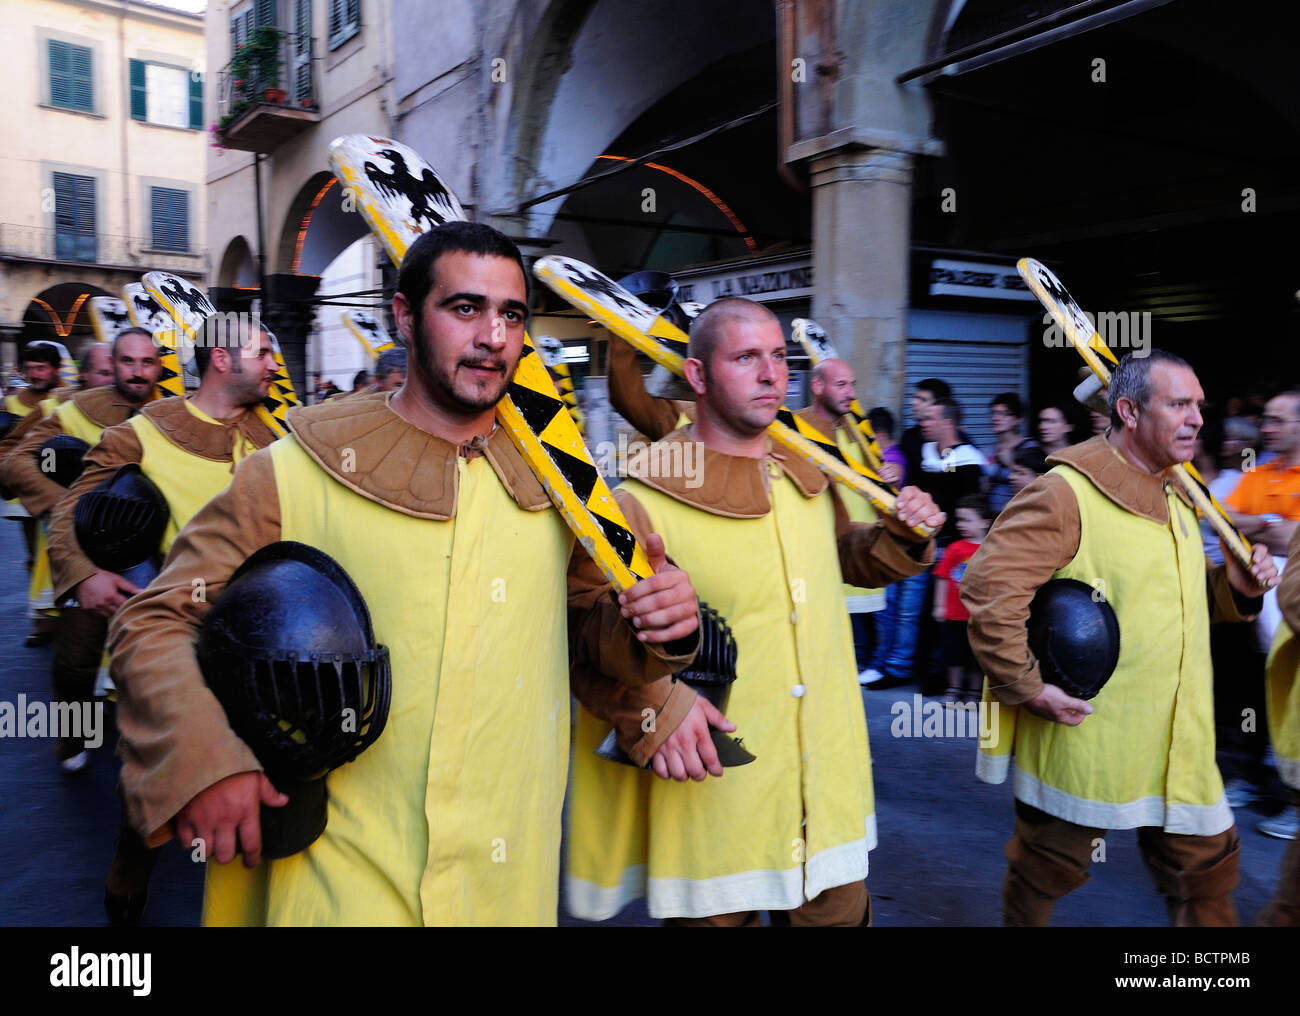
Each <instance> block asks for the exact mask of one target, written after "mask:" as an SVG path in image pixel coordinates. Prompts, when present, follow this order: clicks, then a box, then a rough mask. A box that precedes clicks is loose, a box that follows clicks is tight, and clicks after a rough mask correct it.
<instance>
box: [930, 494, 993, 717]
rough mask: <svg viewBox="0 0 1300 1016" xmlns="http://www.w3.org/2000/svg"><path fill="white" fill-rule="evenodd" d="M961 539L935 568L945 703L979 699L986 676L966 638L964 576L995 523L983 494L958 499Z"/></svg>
mask: <svg viewBox="0 0 1300 1016" xmlns="http://www.w3.org/2000/svg"><path fill="white" fill-rule="evenodd" d="M956 514H957V519H956V523H957V532H959V533H960V534H961V537H962V538H961V539H960V540H955V541H954V542H953V543H951V544H949V546H948V549H947V550H946V551H945V552H944V555H943V560H941V561H940V562H939V564H938V566H937V567H936V568H935V569H934V619H935V620H936V621H941V622H942V623H943V655H944V662H945V663H946V664H947V665H948V692H947V694H946V695H944V704H945V705H948V706H955V705H957V704H958V703H961V702H978V701H979V700H980V692H981V689H982V686H983V683H984V675H983V673H982V672H981V670H980V666H979V664H978V663H977V662H976V661H975V655H974V654H973V653H972V652H971V649H970V642H969V641H968V639H967V637H966V626H967V624H968V623H969V622H970V611H968V610H967V609H966V607H965V605H964V604H963V603H962V602H961V577H962V576H963V575H964V574H965V573H966V562H967V561H969V560H970V559H971V558H972V557H974V555H975V551H977V550H979V547H980V543H981V542H982V541H983V539H984V537H986V536H987V535H988V532H989V526H990V525H991V524H992V522H993V512H992V509H990V507H989V502H988V499H987V498H986V497H985V496H984V495H983V494H968V495H966V496H965V497H962V498H959V499H958V501H957V509H956Z"/></svg>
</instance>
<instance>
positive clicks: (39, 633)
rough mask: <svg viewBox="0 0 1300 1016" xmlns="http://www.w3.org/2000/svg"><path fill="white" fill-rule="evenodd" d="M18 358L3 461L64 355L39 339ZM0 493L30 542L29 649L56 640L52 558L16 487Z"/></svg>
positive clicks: (47, 392)
mask: <svg viewBox="0 0 1300 1016" xmlns="http://www.w3.org/2000/svg"><path fill="white" fill-rule="evenodd" d="M18 362H19V364H20V365H21V367H22V372H23V377H24V378H26V380H27V387H25V388H20V389H19V390H18V391H16V392H14V393H13V394H12V395H6V396H5V398H4V402H3V408H4V409H5V411H6V412H9V413H12V414H13V415H14V416H17V417H19V418H20V419H19V423H18V425H17V426H16V427H14V428H13V430H11V431H10V432H9V434H8V435H6V437H5V439H4V441H3V442H0V465H2V464H3V463H4V461H5V459H6V458H7V457H8V456H9V454H10V453H11V452H12V451H13V449H14V448H15V447H17V444H18V442H19V441H20V440H21V439H22V436H23V435H24V434H25V433H26V431H27V429H28V428H29V427H31V426H33V425H34V424H35V423H36V422H38V421H39V420H40V419H41V418H42V415H43V414H42V413H41V411H40V409H39V408H38V407H39V406H40V404H41V403H42V402H43V401H44V400H46V399H47V398H49V397H51V396H52V395H53V394H54V392H55V390H56V389H57V387H58V384H59V365H60V363H61V362H62V356H61V354H60V352H59V347H58V346H56V345H55V344H54V343H52V342H45V341H42V340H37V341H35V342H29V343H28V344H27V345H26V346H24V347H23V350H22V353H20V354H19V357H18ZM0 493H2V494H3V496H4V498H5V499H6V503H5V504H4V505H3V514H4V515H5V517H6V518H11V519H15V520H17V521H18V522H20V523H21V524H22V527H23V539H24V540H25V541H26V543H27V565H26V567H27V570H28V571H29V572H30V573H31V589H30V594H29V596H28V601H29V604H30V607H29V614H30V615H31V618H32V630H31V633H30V634H29V635H28V636H27V641H26V643H25V645H26V646H27V647H28V648H29V649H34V648H36V647H38V646H43V645H47V644H48V643H49V642H50V641H52V640H53V638H54V626H55V621H56V619H55V616H54V614H53V612H52V611H50V610H49V609H48V608H50V607H52V606H53V604H51V603H50V602H49V588H48V582H47V581H46V579H47V577H48V576H47V572H48V568H49V562H48V559H47V558H46V555H45V540H44V537H43V535H42V534H41V530H40V526H39V525H38V524H37V521H36V519H34V518H32V516H31V514H30V513H29V512H28V511H27V509H25V508H24V507H23V506H22V505H21V504H20V503H19V501H18V500H17V498H15V497H14V496H13V491H11V490H9V489H8V487H7V485H6V484H5V483H3V482H0Z"/></svg>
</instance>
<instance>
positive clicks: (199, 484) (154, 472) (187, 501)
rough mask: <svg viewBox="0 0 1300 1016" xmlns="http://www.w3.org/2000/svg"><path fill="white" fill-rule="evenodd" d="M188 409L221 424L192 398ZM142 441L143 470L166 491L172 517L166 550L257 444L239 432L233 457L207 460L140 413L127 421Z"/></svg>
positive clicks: (166, 535) (218, 491) (219, 490)
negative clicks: (231, 458)
mask: <svg viewBox="0 0 1300 1016" xmlns="http://www.w3.org/2000/svg"><path fill="white" fill-rule="evenodd" d="M185 408H186V409H188V410H189V411H190V413H192V414H193V415H194V416H196V417H198V418H199V419H200V420H202V421H203V422H204V423H211V424H214V425H218V426H219V425H220V423H219V421H217V420H214V419H212V417H210V416H208V415H207V414H206V413H205V412H203V411H202V410H201V409H197V408H195V406H194V404H193V403H192V402H190V401H189V400H188V399H186V400H185ZM127 424H128V425H129V426H130V427H131V429H132V430H134V431H135V433H136V437H137V438H138V439H139V441H140V450H141V452H142V457H141V459H140V471H141V472H142V473H144V475H145V476H147V477H148V478H149V479H150V480H151V481H152V482H153V483H154V485H155V486H156V487H157V488H158V489H159V490H161V491H162V494H163V497H165V498H166V499H167V507H168V509H169V510H170V511H171V518H170V519H169V520H168V522H167V530H166V532H164V533H163V540H162V551H163V553H164V554H166V553H167V551H168V550H170V549H171V545H172V541H174V540H175V539H176V534H177V533H178V532H180V531H181V528H182V527H183V526H184V525H185V523H187V522H188V521H189V520H190V519H192V518H193V517H194V516H195V514H196V513H197V512H198V510H199V509H200V508H202V507H203V506H204V505H205V504H207V503H208V502H209V501H211V500H212V499H213V498H214V497H216V496H217V495H218V494H220V493H221V492H222V491H223V490H225V489H226V488H227V487H229V486H230V477H231V474H232V473H233V472H234V468H235V464H236V463H238V462H239V460H240V459H242V458H243V457H244V456H245V455H249V454H251V453H252V452H255V451H256V450H257V446H256V445H255V444H253V442H251V441H249V440H248V438H247V437H246V436H245V435H244V434H243V433H241V432H239V431H236V432H235V447H234V453H233V455H234V457H233V460H230V459H206V458H202V457H201V456H198V455H195V454H194V453H192V452H189V451H186V450H185V449H184V448H181V447H179V446H178V445H176V444H173V443H172V442H171V441H170V440H169V439H168V438H167V436H166V435H165V434H163V432H162V431H160V430H159V429H158V428H157V427H156V426H155V425H154V424H153V422H152V421H151V420H150V419H149V417H148V416H146V415H144V414H136V415H135V416H133V417H131V419H130V420H128V421H127Z"/></svg>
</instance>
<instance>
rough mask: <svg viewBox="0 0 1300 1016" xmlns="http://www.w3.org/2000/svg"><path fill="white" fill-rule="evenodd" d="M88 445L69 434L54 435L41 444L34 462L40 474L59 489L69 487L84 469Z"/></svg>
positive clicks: (88, 449)
mask: <svg viewBox="0 0 1300 1016" xmlns="http://www.w3.org/2000/svg"><path fill="white" fill-rule="evenodd" d="M88 451H90V445H88V444H86V442H85V441H83V440H81V438H79V437H73V436H72V435H71V434H55V435H54V436H53V437H52V438H49V439H47V440H46V441H44V442H42V443H41V447H40V448H39V449H38V450H37V452H36V462H37V464H38V465H39V466H40V467H41V472H43V473H44V474H45V475H46V476H48V477H49V478H50V479H51V480H53V481H54V482H55V483H57V484H58V485H59V486H60V487H71V486H72V485H73V484H74V483H75V482H76V480H77V477H78V476H80V475H81V470H82V469H83V468H85V462H84V459H85V457H86V452H88Z"/></svg>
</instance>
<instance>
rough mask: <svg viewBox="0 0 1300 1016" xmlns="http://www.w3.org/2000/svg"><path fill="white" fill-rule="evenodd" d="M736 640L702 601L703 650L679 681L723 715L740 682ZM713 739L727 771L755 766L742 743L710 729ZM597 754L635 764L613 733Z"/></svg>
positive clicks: (710, 608)
mask: <svg viewBox="0 0 1300 1016" xmlns="http://www.w3.org/2000/svg"><path fill="white" fill-rule="evenodd" d="M737 655H738V653H737V649H736V637H735V636H734V635H732V633H731V628H730V626H729V625H728V624H727V622H726V620H724V619H723V617H722V615H721V614H719V613H718V612H717V611H716V610H714V609H713V608H712V607H710V606H709V605H708V604H707V603H705V602H704V601H703V600H701V601H700V648H699V652H697V653H696V654H695V659H694V661H692V663H691V664H690V666H688V667H686V668H685V669H684V670H680V671H678V672H677V679H678V680H680V681H685V682H686V683H687V684H689V685H690V686H691V687H692V688H694V689H695V690H696V691H697V692H698V693H699V694H700V695H702V696H703V697H704V698H706V699H708V700H709V701H710V702H712V703H713V705H714V706H715V707H716V708H717V710H718V711H719V712H722V713H725V712H726V710H727V700H728V699H729V698H730V697H731V685H732V682H734V681H735V680H736V657H737ZM709 736H710V737H711V738H712V739H713V746H714V748H715V749H717V752H718V761H719V762H720V763H721V764H722V766H723V767H724V768H726V767H730V766H743V765H745V764H746V763H748V762H753V761H754V758H755V756H754V755H752V754H750V752H749V751H748V750H747V749H746V748H745V746H744V744H743V743H742V742H741V739H740V738H738V737H732V736H730V735H729V734H726V733H723V732H722V731H721V730H717V729H716V728H713V727H710V728H709ZM596 754H597V755H599V756H600V757H601V758H606V759H609V760H610V761H611V762H625V763H627V764H628V765H632V764H633V763H632V760H631V759H630V758H628V756H627V754H626V753H625V752H624V751H623V750H622V749H621V748H619V747H618V745H617V743H616V741H615V737H614V733H613V731H611V732H610V734H609V736H608V737H606V738H605V740H604V741H602V742H601V743H600V746H599V747H598V748H597V749H596Z"/></svg>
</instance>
